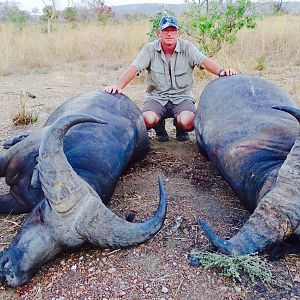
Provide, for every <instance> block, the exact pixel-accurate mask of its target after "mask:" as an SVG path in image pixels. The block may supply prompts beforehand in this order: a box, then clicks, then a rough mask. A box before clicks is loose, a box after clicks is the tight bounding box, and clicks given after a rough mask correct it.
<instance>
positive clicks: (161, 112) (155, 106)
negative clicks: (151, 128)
mask: <svg viewBox="0 0 300 300" xmlns="http://www.w3.org/2000/svg"><path fill="white" fill-rule="evenodd" d="M146 111H153V112H155V113H156V114H157V115H158V117H159V119H167V118H177V116H178V115H179V114H180V113H181V112H183V111H190V112H192V113H194V114H196V106H195V103H194V102H193V101H192V100H183V101H182V102H180V103H179V104H173V103H172V102H171V101H168V102H167V104H166V105H165V106H163V105H161V104H160V103H159V102H157V101H155V100H148V101H146V102H145V103H144V106H143V108H142V112H146Z"/></svg>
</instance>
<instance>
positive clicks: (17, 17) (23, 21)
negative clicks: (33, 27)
mask: <svg viewBox="0 0 300 300" xmlns="http://www.w3.org/2000/svg"><path fill="white" fill-rule="evenodd" d="M28 19H29V16H28V14H26V13H25V12H22V11H20V12H19V13H17V14H14V15H12V16H11V17H10V20H11V22H12V23H13V24H14V25H15V26H16V27H17V28H18V29H19V30H22V29H23V28H24V27H25V26H26V25H27V23H28Z"/></svg>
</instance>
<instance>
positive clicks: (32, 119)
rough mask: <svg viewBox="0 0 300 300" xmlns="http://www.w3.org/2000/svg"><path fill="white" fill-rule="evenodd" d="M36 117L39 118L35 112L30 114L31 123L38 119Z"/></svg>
mask: <svg viewBox="0 0 300 300" xmlns="http://www.w3.org/2000/svg"><path fill="white" fill-rule="evenodd" d="M38 119H39V116H38V115H36V114H32V115H31V123H32V124H34V123H36V122H37V121H38Z"/></svg>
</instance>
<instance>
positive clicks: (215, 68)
mask: <svg viewBox="0 0 300 300" xmlns="http://www.w3.org/2000/svg"><path fill="white" fill-rule="evenodd" d="M201 67H203V68H204V69H205V70H207V71H208V72H210V73H212V74H215V75H217V76H219V77H223V76H231V75H235V74H236V71H235V70H234V69H227V68H221V67H220V66H219V65H218V64H216V63H215V62H214V61H213V60H211V59H209V58H207V57H206V58H205V59H204V60H203V62H202V65H201Z"/></svg>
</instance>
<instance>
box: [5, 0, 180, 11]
mask: <svg viewBox="0 0 300 300" xmlns="http://www.w3.org/2000/svg"><path fill="white" fill-rule="evenodd" d="M8 1H13V2H16V3H18V6H19V7H20V9H24V10H28V11H31V10H32V9H33V8H35V7H37V8H38V9H39V10H40V11H41V10H42V9H43V7H44V4H43V1H42V0H8ZM0 2H5V0H0ZM69 2H71V3H72V2H75V3H78V4H80V3H81V1H80V0H55V4H56V6H57V9H63V8H65V7H66V6H68V3H69ZM45 3H46V4H49V5H51V3H52V2H51V1H50V0H45ZM105 3H106V4H107V5H124V4H134V3H139V4H142V3H162V4H171V3H173V4H183V3H184V0H106V1H105Z"/></svg>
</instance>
